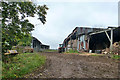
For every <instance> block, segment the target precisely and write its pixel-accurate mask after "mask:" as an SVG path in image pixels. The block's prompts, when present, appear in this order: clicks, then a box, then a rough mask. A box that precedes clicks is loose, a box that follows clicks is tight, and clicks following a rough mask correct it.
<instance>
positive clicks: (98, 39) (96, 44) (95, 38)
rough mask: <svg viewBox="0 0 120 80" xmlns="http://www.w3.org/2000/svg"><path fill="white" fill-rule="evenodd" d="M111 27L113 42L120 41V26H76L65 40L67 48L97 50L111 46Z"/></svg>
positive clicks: (64, 43)
mask: <svg viewBox="0 0 120 80" xmlns="http://www.w3.org/2000/svg"><path fill="white" fill-rule="evenodd" d="M111 29H112V31H113V40H112V43H114V42H118V41H120V35H118V34H120V27H117V28H115V27H112V28H104V29H103V28H88V27H76V28H75V29H74V30H73V31H72V33H71V34H70V35H68V37H67V38H66V39H65V40H64V42H63V45H64V47H65V50H66V51H67V50H69V49H73V50H78V51H80V50H84V51H89V50H92V51H95V50H102V49H105V48H109V47H110V44H111V43H110V42H111V40H110V38H111Z"/></svg>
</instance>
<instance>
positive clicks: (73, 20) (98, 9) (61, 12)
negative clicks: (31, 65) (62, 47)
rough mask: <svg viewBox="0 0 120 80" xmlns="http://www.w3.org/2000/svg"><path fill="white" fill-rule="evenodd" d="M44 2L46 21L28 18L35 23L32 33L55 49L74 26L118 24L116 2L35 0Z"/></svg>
mask: <svg viewBox="0 0 120 80" xmlns="http://www.w3.org/2000/svg"><path fill="white" fill-rule="evenodd" d="M35 3H36V4H37V5H43V4H46V5H47V7H48V8H49V10H48V11H47V15H46V20H47V22H46V23H45V25H43V24H42V23H41V22H40V21H39V20H38V19H37V16H36V18H29V21H30V22H31V23H33V24H34V25H35V29H34V31H32V35H33V36H34V37H36V38H37V39H39V40H40V41H41V42H42V43H43V44H46V45H50V49H57V48H58V45H59V44H61V43H63V41H64V39H65V38H66V37H67V36H68V35H69V34H70V33H71V32H72V30H73V29H74V28H75V27H85V26H87V27H91V28H92V27H103V28H105V27H107V26H117V25H118V2H74V1H73V2H69V1H66V2H65V1H63V0H62V1H61V2H54V1H53V2H35Z"/></svg>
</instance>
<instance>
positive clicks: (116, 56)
mask: <svg viewBox="0 0 120 80" xmlns="http://www.w3.org/2000/svg"><path fill="white" fill-rule="evenodd" d="M112 58H113V59H120V55H113V56H112Z"/></svg>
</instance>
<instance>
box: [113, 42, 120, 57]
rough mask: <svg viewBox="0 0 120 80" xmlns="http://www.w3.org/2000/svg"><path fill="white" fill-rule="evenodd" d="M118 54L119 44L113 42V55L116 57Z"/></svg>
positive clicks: (119, 50)
mask: <svg viewBox="0 0 120 80" xmlns="http://www.w3.org/2000/svg"><path fill="white" fill-rule="evenodd" d="M119 52H120V42H115V43H114V44H113V53H114V54H116V55H118V53H119Z"/></svg>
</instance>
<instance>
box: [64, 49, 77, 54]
mask: <svg viewBox="0 0 120 80" xmlns="http://www.w3.org/2000/svg"><path fill="white" fill-rule="evenodd" d="M66 53H79V52H78V51H77V50H72V49H70V50H68V51H67V52H66Z"/></svg>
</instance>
